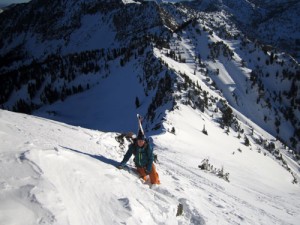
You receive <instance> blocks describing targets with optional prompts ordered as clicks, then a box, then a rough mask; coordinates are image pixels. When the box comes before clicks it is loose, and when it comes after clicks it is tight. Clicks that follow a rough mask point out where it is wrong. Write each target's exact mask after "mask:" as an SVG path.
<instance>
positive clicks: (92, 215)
mask: <svg viewBox="0 0 300 225" xmlns="http://www.w3.org/2000/svg"><path fill="white" fill-rule="evenodd" d="M183 115H184V116H183ZM186 116H188V118H189V119H187V117H186ZM167 117H168V121H169V122H168V123H169V126H170V125H175V126H176V127H177V134H176V136H175V135H173V134H171V133H165V134H162V135H158V136H153V138H154V144H155V152H156V153H157V154H158V155H159V164H157V167H158V172H159V174H160V178H161V181H162V184H161V185H160V186H159V187H154V188H152V189H151V188H149V184H148V183H146V184H143V183H141V182H140V180H139V179H138V178H137V176H136V175H135V174H134V172H130V173H128V172H127V171H125V170H121V171H120V170H117V169H116V168H115V167H114V166H115V165H117V163H118V162H119V161H121V159H122V157H123V154H124V150H122V149H120V148H119V146H118V143H117V142H116V141H115V139H114V137H115V136H116V134H114V133H103V132H99V131H93V130H88V129H84V128H81V127H73V126H70V125H66V124H63V123H58V122H54V121H50V120H46V119H42V118H38V117H32V116H28V115H24V114H15V113H11V112H7V111H0V130H1V134H0V135H1V152H0V154H1V163H0V167H1V171H4V173H1V176H0V199H1V201H0V202H1V203H0V211H1V214H0V215H1V216H0V221H1V224H20V223H21V221H22V223H26V224H72V225H73V224H75V225H76V224H78V225H79V224H91V225H92V224H99V223H100V224H121V223H126V224H161V223H163V224H217V223H221V224H240V223H244V224H270V223H273V224H297V222H298V221H299V212H300V205H299V202H300V201H299V200H300V199H299V186H298V185H293V184H292V183H291V179H292V177H291V175H290V174H289V173H288V172H287V171H286V170H285V169H284V168H283V167H281V166H280V165H279V164H278V163H277V162H275V161H274V160H272V159H271V158H269V157H266V156H264V155H263V154H259V153H257V152H256V151H254V150H249V149H248V148H246V147H241V145H240V142H239V141H237V140H238V139H236V138H234V137H231V138H230V137H229V138H228V135H227V134H225V133H224V132H223V130H222V129H220V128H219V127H216V126H215V125H214V123H209V121H210V120H211V118H209V117H202V123H205V124H206V126H207V129H208V130H209V132H211V133H217V134H218V136H219V138H218V139H217V140H216V139H214V138H212V136H210V135H208V136H206V135H204V134H203V133H202V132H201V130H199V128H198V127H199V126H198V124H195V122H194V121H197V120H198V117H199V115H197V113H195V112H194V111H193V110H191V109H190V108H188V107H186V106H180V110H179V111H178V113H169V114H168V115H167ZM170 123H171V124H170ZM166 126H168V124H166ZM195 137H199V138H195ZM238 147H240V148H242V152H238V151H236V153H235V154H232V150H233V149H237V148H238ZM207 157H208V158H209V160H210V162H211V163H212V164H213V165H214V166H215V167H219V168H220V167H221V166H223V167H224V169H225V171H226V172H229V173H230V182H226V181H225V180H223V179H219V178H218V177H216V176H214V175H212V174H211V173H207V172H205V171H202V170H200V169H199V168H198V165H199V164H200V162H201V160H202V159H203V158H207ZM132 163H133V162H132V161H130V163H129V164H130V165H131V166H132ZM298 169H299V168H298ZM298 173H299V172H298ZM274 174H276V176H274ZM179 203H181V204H182V205H183V215H182V216H178V217H176V211H177V206H178V204H179ZM15 215H18V216H15Z"/></svg>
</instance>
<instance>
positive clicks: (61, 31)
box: [0, 0, 300, 151]
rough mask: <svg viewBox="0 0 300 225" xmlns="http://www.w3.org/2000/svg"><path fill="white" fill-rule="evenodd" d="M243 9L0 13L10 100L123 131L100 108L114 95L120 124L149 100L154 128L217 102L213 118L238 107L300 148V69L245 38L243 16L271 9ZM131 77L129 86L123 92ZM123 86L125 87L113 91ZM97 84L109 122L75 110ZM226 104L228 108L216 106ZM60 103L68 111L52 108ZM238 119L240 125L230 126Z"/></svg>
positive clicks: (197, 4) (27, 7)
mask: <svg viewBox="0 0 300 225" xmlns="http://www.w3.org/2000/svg"><path fill="white" fill-rule="evenodd" d="M236 4H237V3H236ZM236 4H234V2H233V1H229V0H228V1H217V2H215V1H209V0H206V1H192V2H189V1H187V2H182V3H177V4H173V3H171V4H168V3H161V4H157V3H156V2H155V1H120V0H114V1H110V3H109V4H108V3H107V2H106V1H94V0H89V1H81V0H78V1H51V2H47V3H45V2H43V1H39V0H35V1H31V2H30V3H28V4H20V5H16V6H14V7H12V8H11V9H10V10H6V11H5V12H4V13H2V14H1V15H0V17H1V19H0V27H1V30H2V31H3V32H2V33H1V34H0V47H1V49H0V58H1V61H0V62H1V67H0V71H1V76H0V79H1V82H0V87H1V88H0V93H1V94H0V104H1V105H2V107H3V108H4V109H8V110H15V111H21V112H26V113H32V112H34V113H39V115H41V113H40V112H48V114H49V113H50V114H52V115H55V116H53V117H52V118H53V119H57V120H62V121H65V122H70V123H72V124H80V125H83V126H87V127H89V128H98V129H103V130H111V129H114V130H116V131H120V129H118V128H117V127H111V122H109V121H111V119H109V118H110V115H111V107H106V108H103V107H100V106H101V105H102V103H103V102H104V103H105V105H108V103H107V102H106V99H107V98H106V97H104V96H105V95H113V96H114V97H113V100H114V102H115V103H117V102H118V104H117V105H118V107H115V112H114V115H115V116H114V117H113V121H117V122H120V121H119V120H120V119H119V118H120V117H119V116H118V111H122V109H123V107H126V108H127V107H132V105H133V104H134V101H135V99H136V98H140V99H138V100H140V101H142V103H143V104H142V109H140V110H142V111H143V113H144V116H145V117H146V118H147V120H148V121H149V123H148V129H149V130H153V129H161V126H160V123H161V120H162V119H163V116H164V112H163V110H165V109H166V108H167V109H169V110H171V109H172V108H173V109H174V107H175V106H176V104H177V103H178V102H185V103H186V104H189V105H191V106H192V107H194V108H195V109H196V108H197V109H200V110H201V111H203V112H204V111H205V110H207V109H209V107H211V106H212V107H211V109H209V110H210V111H211V113H212V114H214V111H212V110H221V111H222V112H224V109H223V107H224V105H225V108H226V107H227V105H229V106H230V107H232V109H233V110H234V111H238V112H241V113H242V114H243V115H244V116H246V117H248V118H250V119H251V120H252V121H254V122H255V123H256V124H257V125H259V126H260V127H263V129H266V130H267V131H268V132H269V133H271V134H272V135H273V136H276V137H277V138H278V139H280V140H281V141H283V142H284V143H285V144H286V145H288V146H289V147H290V148H292V149H294V150H298V151H299V144H298V143H299V139H300V132H299V131H300V118H299V115H300V113H299V108H300V100H299V99H300V94H299V92H300V91H299V88H298V87H299V79H298V77H299V71H300V70H299V64H298V62H297V61H296V60H295V59H293V58H292V57H291V56H289V55H287V54H284V53H283V52H280V51H278V50H277V49H276V48H273V47H272V46H269V45H264V44H262V43H261V42H259V41H255V40H252V39H251V38H249V37H248V36H247V34H245V33H243V28H241V24H243V23H246V22H245V21H242V20H241V19H240V18H241V16H240V15H239V12H241V13H242V14H243V15H246V13H245V12H246V11H248V12H249V13H248V14H247V15H249V16H250V17H249V19H251V18H253V16H252V14H253V13H254V14H255V13H261V10H260V9H261V8H263V7H266V6H270V5H269V4H271V3H269V4H268V5H266V4H262V2H261V1H257V2H251V4H250V2H249V1H247V2H242V3H239V4H238V5H236ZM255 4H256V6H257V7H258V6H259V7H258V8H259V10H255V9H256V8H257V7H254V5H255ZM274 4H277V2H274ZM293 6H295V7H296V6H297V4H295V5H293ZM49 11H51V12H53V13H51V14H49V13H47V12H49ZM20 12H22V13H20ZM285 12H286V11H285ZM247 20H248V19H247ZM236 21H239V22H236ZM249 21H250V20H249ZM252 21H253V19H252ZM264 21H266V20H264ZM251 23H252V22H251ZM297 24H298V23H297ZM248 31H249V29H248ZM265 33H268V31H266V32H265ZM295 35H296V36H297V33H296V34H295ZM289 36H292V34H291V35H289ZM122 75H123V76H122ZM166 75H168V76H166ZM110 76H111V79H107V78H108V77H110ZM119 76H120V77H121V76H122V77H121V78H120V77H119ZM128 79H130V80H132V83H128V82H126V83H128V86H122V85H118V86H115V84H116V82H117V83H120V82H121V80H123V81H122V83H124V81H125V80H128ZM165 82H168V85H163V83H165ZM120 84H121V83H120ZM100 87H102V90H100ZM116 87H117V88H118V89H120V91H115V90H114V91H113V90H112V89H115V88H116ZM182 87H183V88H184V90H183V89H182ZM93 88H95V89H94V90H91V92H93V94H90V92H87V93H86V94H84V95H86V96H89V97H88V99H93V101H90V100H89V101H86V100H85V101H84V102H85V103H84V104H88V105H89V106H86V107H87V109H88V110H85V114H86V117H90V116H92V117H93V118H98V117H99V118H101V119H99V120H98V122H95V123H92V124H86V122H85V119H84V117H82V112H81V110H74V106H76V105H78V104H83V101H80V102H82V103H78V101H77V100H76V104H75V103H71V101H72V100H70V101H69V100H68V99H69V98H68V97H69V96H71V95H73V94H77V93H79V92H84V91H86V90H90V89H93ZM164 92H167V93H168V95H164V94H163V93H164ZM120 93H122V94H121V95H120ZM99 94H100V96H101V97H99ZM93 96H94V97H93ZM102 96H103V97H102ZM120 96H122V98H123V99H122V100H121V98H120ZM65 100H66V101H65ZM221 100H222V101H225V104H223V103H221V104H216V103H217V102H220V101H221ZM55 102H56V105H59V106H57V107H56V105H52V106H49V104H52V103H55ZM69 102H70V103H69ZM119 102H121V104H120V103H119ZM69 104H71V105H69ZM109 104H113V103H109ZM99 105H100V106H99ZM43 106H45V107H44V108H43V109H41V107H43ZM95 106H99V107H95ZM203 106H204V107H203ZM161 107H162V108H161ZM62 108H65V110H62ZM38 109H39V111H37V110H38ZM70 109H72V110H71V111H70ZM204 109H205V110H204ZM134 110H135V109H132V110H131V111H134ZM76 112H77V116H75V114H76ZM99 115H101V116H99ZM126 116H127V115H126ZM217 116H218V115H217ZM102 119H104V120H102ZM240 119H241V118H237V120H236V121H239V120H240ZM103 121H105V122H103ZM129 123H130V122H128V124H129ZM232 123H233V120H231V119H230V122H229V124H225V125H230V126H233V125H232ZM236 123H238V122H236ZM99 124H101V125H99ZM115 124H117V123H115ZM131 126H132V125H131ZM125 128H130V126H129V125H128V126H126V127H125ZM122 129H123V128H122ZM236 129H237V128H236Z"/></svg>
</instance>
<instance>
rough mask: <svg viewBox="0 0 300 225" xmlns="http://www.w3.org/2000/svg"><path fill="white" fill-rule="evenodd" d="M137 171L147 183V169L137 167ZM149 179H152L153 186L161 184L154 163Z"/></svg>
mask: <svg viewBox="0 0 300 225" xmlns="http://www.w3.org/2000/svg"><path fill="white" fill-rule="evenodd" d="M137 171H138V173H139V174H140V175H141V177H142V178H143V179H144V180H145V181H146V180H147V174H146V169H145V168H143V167H137ZM149 177H150V182H151V184H160V180H159V176H158V173H157V171H156V167H155V165H154V163H152V170H151V172H150V174H149Z"/></svg>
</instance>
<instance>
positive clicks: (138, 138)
mask: <svg viewBox="0 0 300 225" xmlns="http://www.w3.org/2000/svg"><path fill="white" fill-rule="evenodd" d="M136 139H137V140H143V141H144V140H145V135H144V134H143V133H142V132H139V133H138V135H137V138H136Z"/></svg>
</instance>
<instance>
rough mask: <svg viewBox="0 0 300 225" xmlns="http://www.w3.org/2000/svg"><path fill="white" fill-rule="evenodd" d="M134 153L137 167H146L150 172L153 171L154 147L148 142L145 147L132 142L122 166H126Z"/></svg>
mask: <svg viewBox="0 0 300 225" xmlns="http://www.w3.org/2000/svg"><path fill="white" fill-rule="evenodd" d="M132 155H134V156H135V158H134V162H135V165H136V166H137V167H144V168H145V169H146V170H147V171H148V172H151V170H152V163H153V160H154V156H153V148H152V146H151V145H150V144H149V143H148V142H145V144H144V145H143V147H139V146H138V145H137V143H133V144H130V145H129V147H128V151H127V152H126V154H125V156H124V158H123V160H122V162H121V166H125V165H126V163H127V162H128V160H129V159H130V157H131V156H132Z"/></svg>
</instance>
